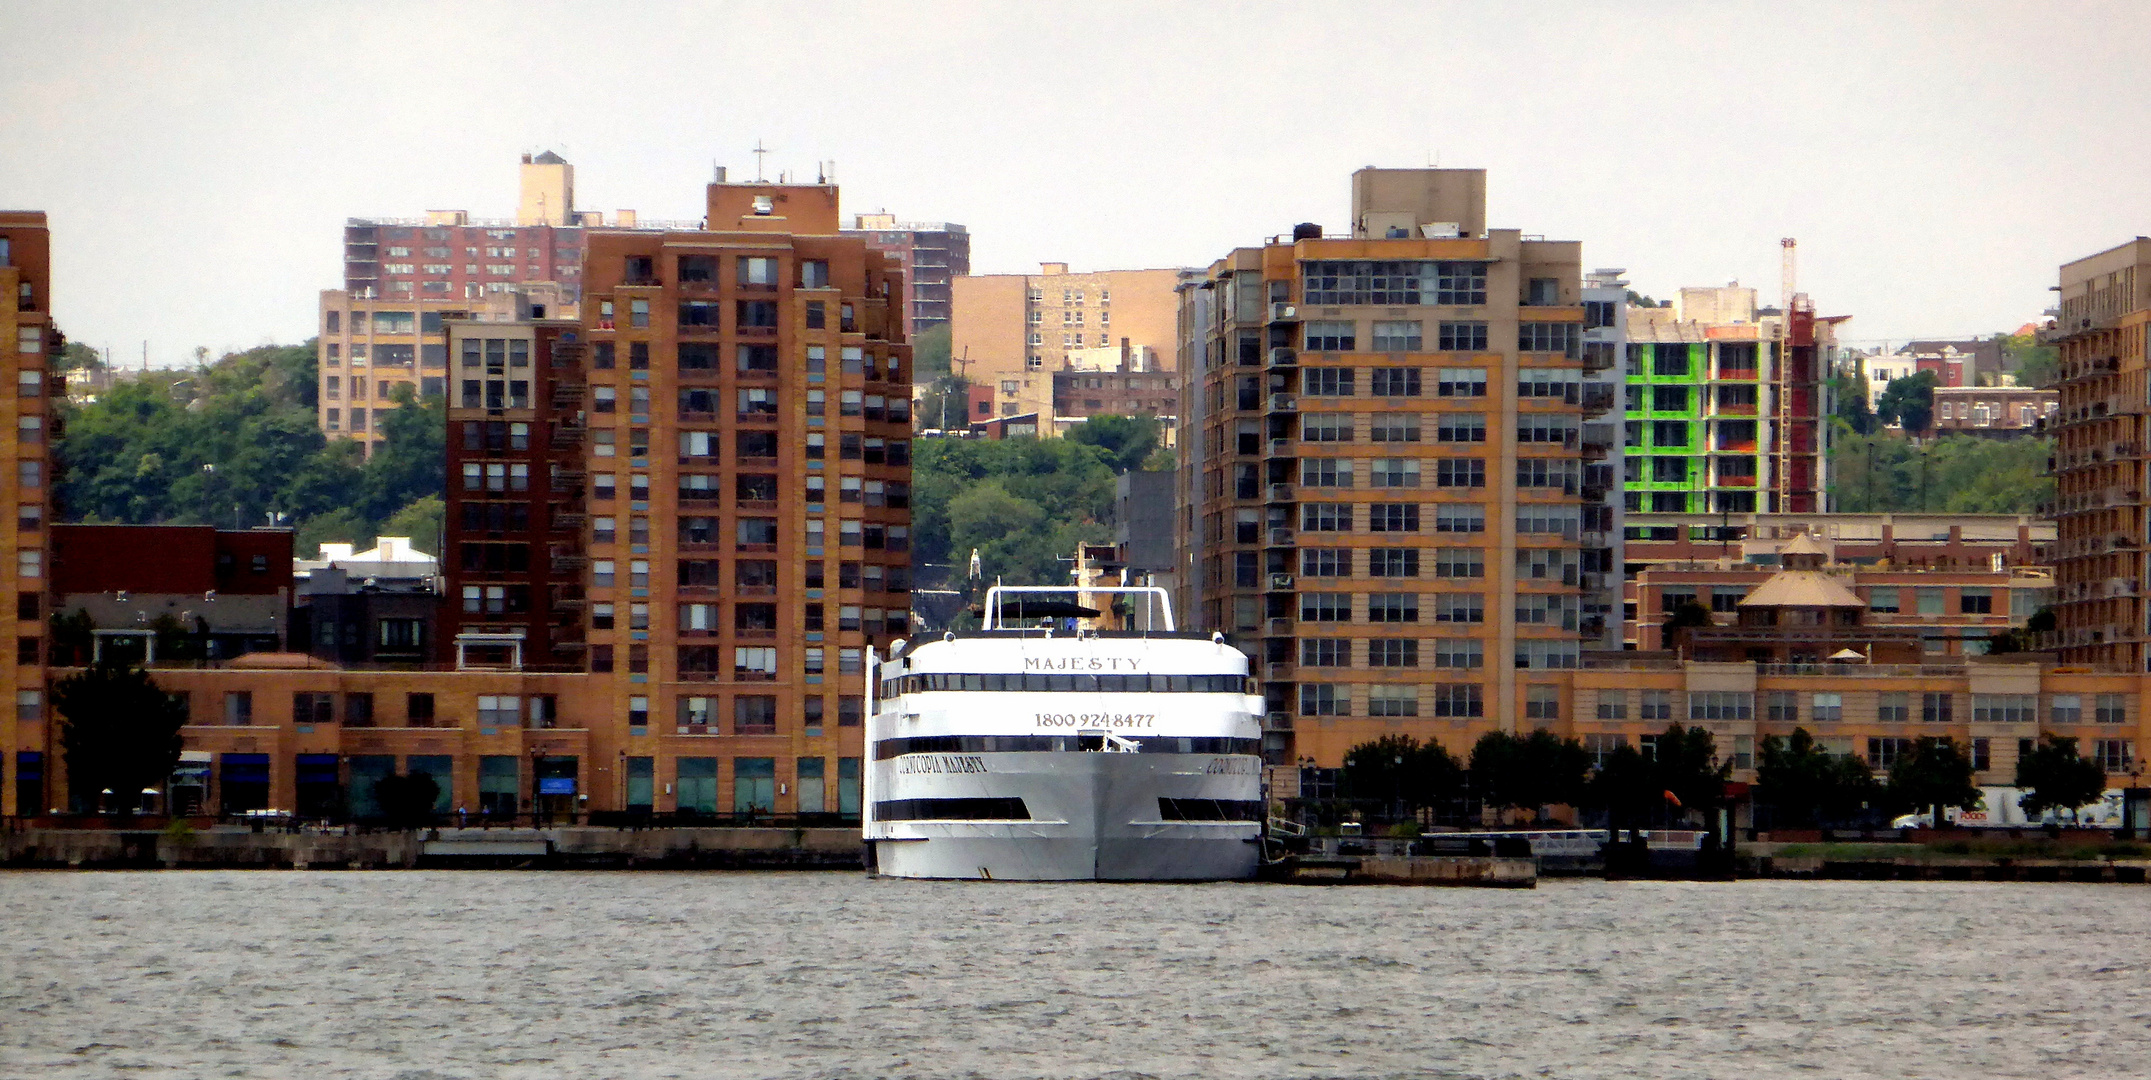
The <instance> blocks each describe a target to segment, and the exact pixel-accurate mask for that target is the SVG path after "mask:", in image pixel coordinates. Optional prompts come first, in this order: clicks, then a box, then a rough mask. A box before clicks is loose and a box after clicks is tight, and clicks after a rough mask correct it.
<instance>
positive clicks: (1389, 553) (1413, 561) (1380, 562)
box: [1301, 548, 1419, 578]
mask: <svg viewBox="0 0 2151 1080" xmlns="http://www.w3.org/2000/svg"><path fill="white" fill-rule="evenodd" d="M1301 554H1302V555H1303V556H1305V555H1310V554H1313V552H1302V553H1301ZM1334 554H1337V555H1341V556H1343V557H1344V558H1343V562H1344V571H1345V573H1346V574H1347V575H1349V574H1350V573H1351V555H1352V553H1351V552H1349V551H1339V552H1335V553H1334ZM1367 574H1368V576H1370V577H1385V578H1415V577H1418V576H1419V549H1417V548H1375V549H1373V550H1372V551H1369V552H1367Z"/></svg>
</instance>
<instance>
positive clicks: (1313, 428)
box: [1300, 413, 1352, 443]
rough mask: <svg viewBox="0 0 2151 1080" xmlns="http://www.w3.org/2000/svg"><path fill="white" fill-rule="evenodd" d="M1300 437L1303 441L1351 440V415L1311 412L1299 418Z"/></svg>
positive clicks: (1339, 441) (1341, 441)
mask: <svg viewBox="0 0 2151 1080" xmlns="http://www.w3.org/2000/svg"><path fill="white" fill-rule="evenodd" d="M1300 439H1301V441H1303V442H1311V443H1322V442H1337V443H1343V442H1351V441H1352V416H1351V414H1350V413H1311V414H1308V415H1307V416H1305V417H1302V418H1301V420H1300Z"/></svg>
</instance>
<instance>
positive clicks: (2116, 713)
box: [2092, 694, 2128, 724]
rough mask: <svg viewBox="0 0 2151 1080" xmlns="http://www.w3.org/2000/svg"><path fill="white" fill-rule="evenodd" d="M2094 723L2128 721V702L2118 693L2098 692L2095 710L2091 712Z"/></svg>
mask: <svg viewBox="0 0 2151 1080" xmlns="http://www.w3.org/2000/svg"><path fill="white" fill-rule="evenodd" d="M2092 719H2093V721H2094V722H2095V723H2100V724H2121V723H2126V722H2127V721H2128V704H2127V700H2126V698H2124V697H2123V695H2120V694H2100V695H2099V696H2098V699H2097V706H2096V710H2095V711H2094V712H2093V714H2092Z"/></svg>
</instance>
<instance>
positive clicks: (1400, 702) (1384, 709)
mask: <svg viewBox="0 0 2151 1080" xmlns="http://www.w3.org/2000/svg"><path fill="white" fill-rule="evenodd" d="M1367 715H1368V716H1417V715H1419V690H1418V688H1417V687H1413V686H1382V685H1377V686H1370V687H1368V688H1367Z"/></svg>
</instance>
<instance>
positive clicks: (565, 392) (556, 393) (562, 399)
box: [553, 382, 590, 409]
mask: <svg viewBox="0 0 2151 1080" xmlns="http://www.w3.org/2000/svg"><path fill="white" fill-rule="evenodd" d="M589 389H590V388H589V387H588V386H585V385H584V384H582V383H578V382H556V383H554V384H553V407H554V408H556V409H568V408H573V407H575V406H576V405H578V404H581V403H582V400H583V394H584V393H585V392H587V391H588V390H589Z"/></svg>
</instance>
